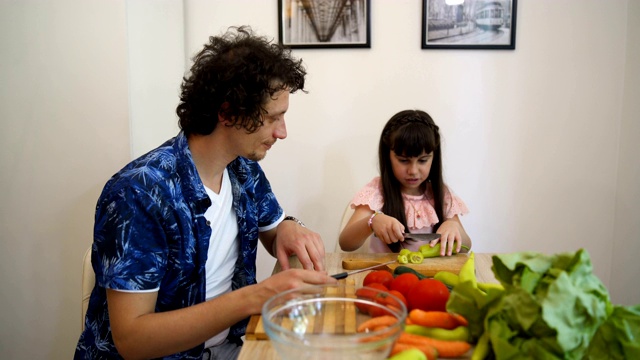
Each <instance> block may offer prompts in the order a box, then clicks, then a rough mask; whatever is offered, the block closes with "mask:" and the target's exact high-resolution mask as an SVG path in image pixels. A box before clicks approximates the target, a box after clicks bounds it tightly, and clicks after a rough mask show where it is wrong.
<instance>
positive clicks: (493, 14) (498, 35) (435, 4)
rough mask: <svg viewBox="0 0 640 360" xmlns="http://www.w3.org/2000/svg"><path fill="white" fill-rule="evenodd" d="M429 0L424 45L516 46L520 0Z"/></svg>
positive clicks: (425, 17) (451, 46) (424, 26)
mask: <svg viewBox="0 0 640 360" xmlns="http://www.w3.org/2000/svg"><path fill="white" fill-rule="evenodd" d="M449 3H450V1H449V0H425V2H424V4H425V9H424V10H425V13H424V19H423V48H430V47H433V48H438V47H449V48H456V47H457V48H481V47H483V46H485V47H488V48H490V47H501V46H504V48H509V49H513V48H515V43H514V40H515V36H514V35H515V29H512V23H513V21H514V19H512V16H513V14H514V11H515V6H516V0H500V1H498V0H464V1H457V2H456V4H453V5H449Z"/></svg>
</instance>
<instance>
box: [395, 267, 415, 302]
mask: <svg viewBox="0 0 640 360" xmlns="http://www.w3.org/2000/svg"><path fill="white" fill-rule="evenodd" d="M418 281H420V279H419V278H418V276H417V275H416V274H412V273H404V274H400V275H398V276H396V277H395V279H393V281H392V282H391V285H389V290H396V291H399V292H400V293H401V294H402V295H404V297H405V298H407V295H408V294H409V290H410V289H411V288H412V287H413V285H415V284H416V283H417V282H418ZM407 300H408V298H407Z"/></svg>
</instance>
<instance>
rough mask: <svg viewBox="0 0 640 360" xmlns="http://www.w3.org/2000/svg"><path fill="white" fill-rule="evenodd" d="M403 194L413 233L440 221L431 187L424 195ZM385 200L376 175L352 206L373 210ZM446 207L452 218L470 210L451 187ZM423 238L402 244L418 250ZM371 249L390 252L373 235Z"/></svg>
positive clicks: (448, 214)
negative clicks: (364, 206)
mask: <svg viewBox="0 0 640 360" xmlns="http://www.w3.org/2000/svg"><path fill="white" fill-rule="evenodd" d="M402 196H403V198H404V211H405V216H406V218H407V226H408V227H409V228H408V229H406V231H407V232H411V233H423V234H424V233H431V232H433V225H435V224H437V223H438V221H439V219H438V215H437V214H436V210H435V208H434V201H433V195H432V193H431V188H430V187H428V189H427V191H426V192H425V193H424V194H423V195H405V194H403V195H402ZM383 203H384V200H383V198H382V183H381V179H380V177H379V176H377V177H375V178H373V180H371V181H370V182H369V183H368V184H367V185H365V186H364V187H363V188H362V189H361V190H360V191H359V192H358V193H357V194H356V195H355V196H354V197H353V199H352V200H351V208H355V207H356V206H360V205H366V206H368V207H369V208H370V209H371V210H381V209H382V205H383ZM444 208H445V210H446V212H445V214H444V216H445V218H446V219H450V218H452V217H454V216H456V215H465V214H467V213H469V209H468V208H467V205H466V204H465V203H464V201H462V199H460V198H459V197H458V196H456V195H455V194H453V193H452V192H451V190H450V189H446V190H445V195H444ZM423 244H424V242H420V241H417V242H413V241H412V242H411V243H409V242H407V243H405V244H403V245H406V246H403V247H405V248H409V249H411V250H414V251H417V250H418V248H419V247H420V245H423ZM370 250H371V251H372V252H391V251H390V250H389V248H388V246H387V245H386V244H384V242H382V241H381V240H380V239H378V238H376V237H375V236H372V238H371V241H370Z"/></svg>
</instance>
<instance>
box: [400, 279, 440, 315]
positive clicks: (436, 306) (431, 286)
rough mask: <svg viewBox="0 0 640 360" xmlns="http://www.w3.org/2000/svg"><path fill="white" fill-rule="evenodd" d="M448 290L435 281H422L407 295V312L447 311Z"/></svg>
mask: <svg viewBox="0 0 640 360" xmlns="http://www.w3.org/2000/svg"><path fill="white" fill-rule="evenodd" d="M449 295H450V294H449V289H447V287H446V286H445V284H443V283H442V282H441V281H439V280H436V279H422V280H420V281H419V282H418V283H417V284H415V285H414V286H413V287H411V290H410V291H409V293H408V294H407V302H408V303H409V311H411V310H413V309H420V310H424V311H447V301H448V300H449Z"/></svg>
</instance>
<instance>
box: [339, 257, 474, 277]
mask: <svg viewBox="0 0 640 360" xmlns="http://www.w3.org/2000/svg"><path fill="white" fill-rule="evenodd" d="M397 257H398V254H366V253H354V254H348V255H347V256H345V258H344V259H343V260H342V268H343V269H345V270H347V271H350V270H357V269H362V268H366V267H369V266H373V265H376V264H380V263H384V262H387V261H391V260H396V259H397ZM468 258H469V255H468V254H466V253H465V254H456V255H452V256H438V257H435V258H427V259H424V260H423V261H422V263H421V264H400V263H398V262H397V261H396V262H394V263H392V264H389V265H386V267H387V268H388V269H389V270H391V271H393V270H394V269H395V268H396V267H398V266H400V265H403V266H407V267H410V268H412V269H414V270H416V271H417V272H419V273H421V274H423V275H426V276H433V275H435V274H436V273H437V272H438V271H449V272H452V273H454V274H458V273H460V269H461V268H462V265H464V263H465V262H466V261H467V259H468Z"/></svg>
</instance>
